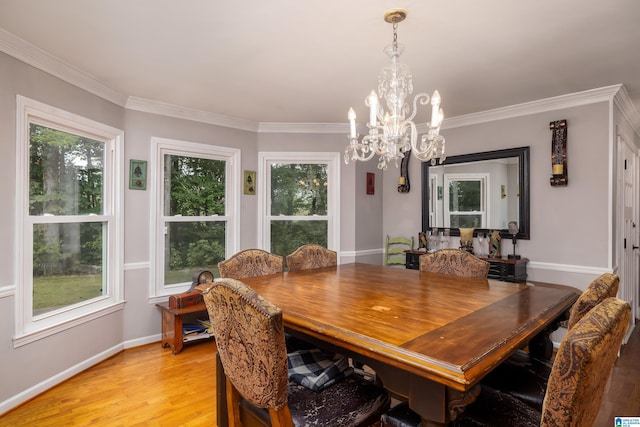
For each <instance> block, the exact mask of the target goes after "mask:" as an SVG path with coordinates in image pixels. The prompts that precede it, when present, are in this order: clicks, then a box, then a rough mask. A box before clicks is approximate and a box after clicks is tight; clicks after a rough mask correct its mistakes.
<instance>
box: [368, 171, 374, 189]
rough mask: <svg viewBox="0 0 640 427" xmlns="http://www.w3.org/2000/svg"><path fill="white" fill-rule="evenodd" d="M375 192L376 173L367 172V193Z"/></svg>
mask: <svg viewBox="0 0 640 427" xmlns="http://www.w3.org/2000/svg"><path fill="white" fill-rule="evenodd" d="M375 192H376V175H375V174H374V173H371V172H367V194H375Z"/></svg>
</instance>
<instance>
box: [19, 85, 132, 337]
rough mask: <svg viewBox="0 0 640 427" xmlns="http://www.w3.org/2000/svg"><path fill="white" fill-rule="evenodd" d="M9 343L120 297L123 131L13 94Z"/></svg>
mask: <svg viewBox="0 0 640 427" xmlns="http://www.w3.org/2000/svg"><path fill="white" fill-rule="evenodd" d="M17 100H18V102H17V105H18V111H17V138H16V141H17V143H16V144H17V149H16V154H17V176H18V179H17V184H16V186H17V212H18V214H17V215H16V220H17V221H18V224H17V226H16V233H17V234H18V238H17V239H16V242H17V254H18V265H19V267H18V268H17V271H16V273H17V274H16V276H17V283H18V287H17V292H16V296H17V298H16V303H17V304H18V309H17V310H16V313H17V321H16V340H15V346H20V345H23V344H26V343H28V342H31V341H32V340H35V339H37V338H38V337H40V336H46V335H49V334H52V333H55V332H57V331H59V330H61V329H64V328H67V327H70V326H73V324H75V323H74V322H75V321H78V320H79V321H82V320H87V319H88V318H91V316H94V315H96V314H97V315H100V314H103V313H105V312H108V311H109V310H114V309H119V308H120V307H121V304H120V303H121V302H122V278H121V273H120V272H121V270H122V256H121V254H122V251H121V250H120V249H121V246H120V245H121V239H120V230H121V221H120V215H121V212H120V206H121V193H120V191H119V190H120V188H121V179H120V177H121V173H120V172H119V171H120V166H121V160H120V157H119V156H120V141H121V139H122V135H123V133H122V131H121V130H118V129H114V128H111V127H109V126H106V125H103V124H101V123H97V122H94V121H92V120H88V119H85V118H83V117H80V116H76V115H74V114H71V113H68V112H65V111H62V110H59V109H57V108H54V107H51V106H48V105H45V104H42V103H39V102H37V101H33V100H30V99H27V98H24V97H21V96H18V98H17Z"/></svg>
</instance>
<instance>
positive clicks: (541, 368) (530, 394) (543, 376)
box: [482, 273, 620, 410]
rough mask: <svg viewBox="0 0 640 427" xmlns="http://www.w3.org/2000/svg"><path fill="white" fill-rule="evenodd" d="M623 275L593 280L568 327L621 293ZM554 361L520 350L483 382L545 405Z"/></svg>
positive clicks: (574, 310) (533, 402)
mask: <svg viewBox="0 0 640 427" xmlns="http://www.w3.org/2000/svg"><path fill="white" fill-rule="evenodd" d="M619 284H620V278H619V277H618V275H616V274H611V273H604V274H602V275H600V276H599V277H597V278H596V279H594V280H593V281H592V282H591V283H590V284H589V286H588V287H587V289H585V290H584V292H582V293H581V294H580V296H579V297H578V299H577V300H576V302H575V303H574V304H573V306H572V307H571V310H570V313H569V319H568V321H567V328H568V329H572V328H573V327H574V326H575V324H576V323H578V321H580V319H582V318H583V317H584V315H585V314H587V313H588V312H589V311H591V310H592V309H593V308H594V307H596V306H597V305H598V304H600V303H601V302H602V301H604V300H605V299H607V298H611V297H615V296H616V294H617V293H618V286H619ZM552 366H553V361H552V360H548V359H543V358H540V357H536V356H532V355H531V354H530V353H528V352H527V351H525V350H517V351H516V352H515V353H514V354H513V355H512V356H511V357H510V358H509V359H507V360H506V361H505V362H503V363H502V364H500V366H498V367H497V368H496V369H494V370H493V371H491V373H489V375H487V376H486V377H485V378H484V379H483V381H482V383H483V384H485V385H487V386H489V387H491V388H494V389H497V390H500V391H501V392H503V393H506V394H509V395H511V396H513V397H516V398H518V399H519V400H521V401H523V402H525V403H527V404H529V405H531V406H532V407H533V408H534V409H537V410H540V409H541V408H542V401H543V399H544V395H545V391H546V388H547V382H548V380H549V375H550V374H551V368H552Z"/></svg>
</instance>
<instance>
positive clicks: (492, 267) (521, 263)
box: [405, 250, 529, 283]
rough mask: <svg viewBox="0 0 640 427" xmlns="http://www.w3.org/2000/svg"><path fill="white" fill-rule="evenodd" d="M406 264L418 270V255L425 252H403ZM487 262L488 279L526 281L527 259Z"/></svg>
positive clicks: (490, 260) (492, 259) (489, 260)
mask: <svg viewBox="0 0 640 427" xmlns="http://www.w3.org/2000/svg"><path fill="white" fill-rule="evenodd" d="M405 253H406V262H405V267H406V268H408V269H412V270H419V269H420V255H424V254H426V252H425V251H416V250H413V251H405ZM480 259H483V260H485V261H488V262H489V279H494V280H501V281H503V282H519V283H523V282H526V281H527V262H529V260H528V259H527V258H520V259H509V258H484V257H481V258H480Z"/></svg>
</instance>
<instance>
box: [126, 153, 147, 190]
mask: <svg viewBox="0 0 640 427" xmlns="http://www.w3.org/2000/svg"><path fill="white" fill-rule="evenodd" d="M129 188H130V189H131V190H146V189H147V161H146V160H133V159H131V160H130V161H129Z"/></svg>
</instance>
